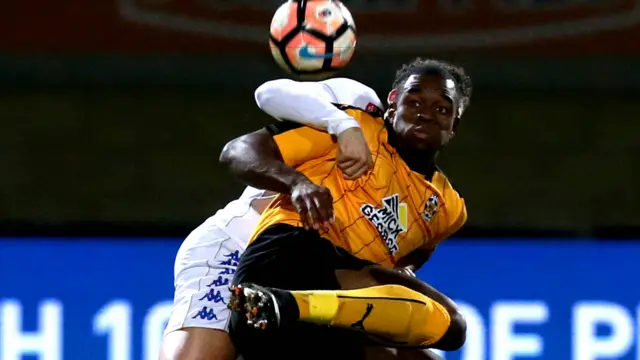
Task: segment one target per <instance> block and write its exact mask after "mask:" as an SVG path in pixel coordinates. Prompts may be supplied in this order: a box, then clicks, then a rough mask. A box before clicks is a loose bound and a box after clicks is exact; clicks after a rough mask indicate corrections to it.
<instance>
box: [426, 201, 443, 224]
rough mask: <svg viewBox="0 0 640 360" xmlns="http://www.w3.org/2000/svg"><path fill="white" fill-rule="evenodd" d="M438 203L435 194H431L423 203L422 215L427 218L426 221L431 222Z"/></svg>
mask: <svg viewBox="0 0 640 360" xmlns="http://www.w3.org/2000/svg"><path fill="white" fill-rule="evenodd" d="M439 203H440V199H438V197H437V196H436V195H431V196H430V197H429V198H428V199H427V201H426V202H425V203H424V210H422V217H423V218H424V219H425V220H427V222H431V220H432V219H433V217H434V216H435V215H436V213H437V212H438V205H439Z"/></svg>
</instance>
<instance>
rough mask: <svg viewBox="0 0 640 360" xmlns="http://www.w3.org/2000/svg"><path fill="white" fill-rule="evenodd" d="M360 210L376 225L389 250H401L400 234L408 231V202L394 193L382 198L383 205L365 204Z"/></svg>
mask: <svg viewBox="0 0 640 360" xmlns="http://www.w3.org/2000/svg"><path fill="white" fill-rule="evenodd" d="M360 211H362V214H363V215H364V216H365V217H366V218H367V219H368V220H369V221H370V222H371V224H373V226H375V228H376V230H378V233H379V234H380V237H381V238H382V239H383V240H384V242H385V244H386V245H387V248H388V249H389V252H390V253H391V255H394V254H395V253H396V252H397V251H398V250H399V247H398V242H397V239H398V236H399V235H400V234H401V233H403V232H406V231H407V226H408V224H407V223H408V214H407V204H406V203H403V202H400V196H399V195H398V194H393V195H391V196H388V197H385V198H383V199H382V207H380V208H377V207H375V206H374V205H371V204H364V205H362V206H361V207H360Z"/></svg>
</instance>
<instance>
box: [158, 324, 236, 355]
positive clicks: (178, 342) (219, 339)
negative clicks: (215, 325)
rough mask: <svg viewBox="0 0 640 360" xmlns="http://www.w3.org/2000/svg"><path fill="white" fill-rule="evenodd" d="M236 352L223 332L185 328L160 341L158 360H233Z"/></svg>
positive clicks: (227, 335)
mask: <svg viewBox="0 0 640 360" xmlns="http://www.w3.org/2000/svg"><path fill="white" fill-rule="evenodd" d="M235 358H236V350H235V348H234V346H233V343H232V342H231V339H230V338H229V334H227V332H226V331H223V330H216V329H207V328H196V327H192V328H185V329H181V330H176V331H172V332H170V333H169V334H167V335H165V337H164V339H162V347H161V348H160V357H159V360H235Z"/></svg>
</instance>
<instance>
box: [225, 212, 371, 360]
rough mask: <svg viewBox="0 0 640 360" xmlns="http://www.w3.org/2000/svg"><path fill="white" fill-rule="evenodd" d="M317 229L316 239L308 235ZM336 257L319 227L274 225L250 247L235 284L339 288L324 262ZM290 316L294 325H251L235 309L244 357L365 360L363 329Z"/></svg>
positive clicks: (235, 335)
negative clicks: (258, 327) (262, 327)
mask: <svg viewBox="0 0 640 360" xmlns="http://www.w3.org/2000/svg"><path fill="white" fill-rule="evenodd" d="M313 233H315V236H316V238H315V239H314V238H313V236H310V235H312V234H313ZM308 240H310V241H308ZM314 240H315V241H314ZM318 240H320V241H318ZM333 256H335V250H334V248H333V246H332V245H331V243H330V242H328V241H327V240H324V239H318V238H317V233H316V232H314V231H307V230H304V229H302V228H297V227H293V226H289V225H284V224H278V225H273V226H271V227H269V228H268V229H266V230H265V231H263V232H262V233H261V234H260V235H259V236H258V237H257V238H256V240H255V241H254V242H253V243H252V244H251V245H249V247H248V248H247V249H246V251H245V253H244V254H243V256H242V258H241V260H240V264H239V265H238V270H237V272H236V276H235V277H234V283H240V282H254V283H258V284H261V285H264V286H272V287H280V288H285V289H339V288H340V285H339V284H338V283H337V281H336V279H335V276H334V275H333V270H332V269H331V268H327V265H326V264H331V263H333V262H335V261H334V260H333V259H332V257H333ZM368 264H369V263H366V265H368ZM362 267H363V266H361V268H362ZM327 275H329V276H327ZM291 320H292V321H291V322H289V323H290V326H286V327H282V328H274V329H271V330H267V331H261V330H256V329H254V328H253V327H252V326H248V324H247V318H246V317H245V314H244V313H240V312H234V315H233V316H232V321H231V328H230V334H231V336H232V338H233V340H234V345H235V346H236V349H237V350H238V352H239V354H240V355H242V357H243V358H244V359H245V360H264V359H267V358H274V359H279V360H285V359H286V360H289V359H291V360H294V359H295V360H299V359H305V360H313V359H318V360H327V359H331V360H342V359H344V360H362V359H364V348H363V347H362V345H361V344H362V342H361V341H360V339H362V338H363V336H362V334H360V333H357V332H354V331H351V330H348V329H347V330H344V329H336V328H329V327H324V326H318V325H316V324H313V323H305V322H298V321H295V319H291Z"/></svg>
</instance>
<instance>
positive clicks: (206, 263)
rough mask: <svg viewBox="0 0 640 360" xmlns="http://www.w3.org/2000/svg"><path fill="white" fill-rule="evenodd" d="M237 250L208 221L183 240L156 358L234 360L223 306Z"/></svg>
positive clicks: (238, 250)
mask: <svg viewBox="0 0 640 360" xmlns="http://www.w3.org/2000/svg"><path fill="white" fill-rule="evenodd" d="M242 250H243V249H242V247H241V246H240V245H238V244H237V243H236V242H234V241H233V240H231V239H229V238H228V236H227V235H226V234H225V233H224V232H222V231H221V230H220V229H219V228H217V226H215V224H214V223H213V221H207V222H205V223H204V224H202V225H201V226H199V227H198V228H197V229H196V230H194V231H193V232H192V233H191V234H190V235H189V237H187V239H186V240H185V241H184V243H183V244H182V246H181V247H180V250H179V251H178V255H177V257H176V262H175V287H176V289H175V298H174V307H173V311H172V313H171V317H170V319H169V322H168V324H167V329H166V330H165V336H164V338H163V340H162V347H161V351H160V360H235V358H236V351H235V347H234V345H233V343H232V341H231V338H230V337H229V334H228V333H227V330H228V329H227V326H228V322H229V316H230V313H229V311H228V309H227V308H226V302H227V299H228V297H229V292H228V285H229V283H231V280H232V277H233V273H234V272H235V268H236V266H237V262H238V260H239V256H240V254H241V252H242Z"/></svg>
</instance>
